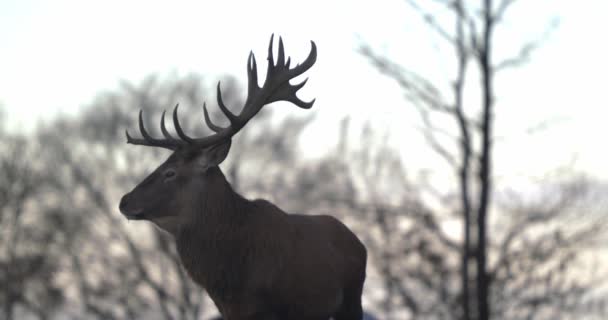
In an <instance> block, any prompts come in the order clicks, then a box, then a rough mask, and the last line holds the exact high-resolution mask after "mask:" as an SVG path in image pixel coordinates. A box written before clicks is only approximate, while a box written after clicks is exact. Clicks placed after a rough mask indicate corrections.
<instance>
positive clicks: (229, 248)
mask: <svg viewBox="0 0 608 320" xmlns="http://www.w3.org/2000/svg"><path fill="white" fill-rule="evenodd" d="M205 179H206V185H207V188H205V189H206V190H205V192H202V193H201V194H199V195H198V196H197V197H194V198H193V199H192V200H191V201H192V204H193V205H191V206H189V208H191V209H190V210H193V211H192V212H187V215H188V216H189V217H191V218H190V219H188V222H185V223H183V225H182V226H181V227H180V230H179V232H178V234H177V237H176V240H177V249H178V252H179V255H180V258H181V260H182V263H183V264H184V267H185V268H186V270H187V271H188V273H189V274H190V276H191V277H192V278H193V279H194V280H195V281H196V282H197V283H199V284H200V285H202V286H203V287H205V288H207V289H208V290H209V289H211V288H209V287H213V286H214V285H216V284H215V281H216V279H222V280H223V281H224V282H225V281H226V279H225V275H222V274H224V273H225V272H226V271H228V270H229V269H230V268H234V267H235V266H239V265H241V263H240V262H237V261H235V259H238V256H239V255H240V254H239V251H240V250H244V249H245V247H246V245H245V246H243V241H242V239H244V238H246V235H245V234H246V228H245V225H246V224H245V223H244V219H245V218H246V212H245V211H246V207H247V200H245V199H244V198H242V197H241V196H240V195H238V194H237V193H236V192H234V190H233V189H232V187H231V186H230V184H229V183H228V181H226V178H225V177H224V175H223V173H222V172H221V171H220V169H219V168H211V169H209V171H208V173H207V176H206V177H205ZM236 282H238V281H236ZM236 282H235V285H236ZM223 285H229V284H228V283H225V284H223Z"/></svg>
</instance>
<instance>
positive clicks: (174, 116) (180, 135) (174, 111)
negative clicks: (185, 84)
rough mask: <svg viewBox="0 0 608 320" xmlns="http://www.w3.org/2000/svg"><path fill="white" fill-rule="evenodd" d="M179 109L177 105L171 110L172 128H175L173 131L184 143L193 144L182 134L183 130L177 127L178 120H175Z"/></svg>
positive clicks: (191, 140) (190, 139)
mask: <svg viewBox="0 0 608 320" xmlns="http://www.w3.org/2000/svg"><path fill="white" fill-rule="evenodd" d="M178 108H179V103H178V104H176V105H175V108H173V126H174V127H175V131H176V132H177V135H178V136H179V137H180V138H181V139H182V140H184V141H186V142H188V143H193V142H194V141H195V140H194V139H192V138H190V137H188V136H187V135H186V133H184V130H182V127H181V126H180V125H179V119H178V118H177V109H178Z"/></svg>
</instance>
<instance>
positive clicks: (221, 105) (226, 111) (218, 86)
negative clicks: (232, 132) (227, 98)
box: [217, 81, 239, 124]
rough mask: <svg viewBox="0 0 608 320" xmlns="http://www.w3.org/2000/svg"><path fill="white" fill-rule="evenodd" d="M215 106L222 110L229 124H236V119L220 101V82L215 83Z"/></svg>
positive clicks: (222, 101)
mask: <svg viewBox="0 0 608 320" xmlns="http://www.w3.org/2000/svg"><path fill="white" fill-rule="evenodd" d="M217 105H218V106H219V107H220V110H222V113H223V114H224V115H225V116H226V118H228V120H229V121H230V123H231V124H236V123H237V122H238V120H239V119H238V117H237V116H235V115H234V114H233V113H232V112H230V110H228V108H226V105H225V104H224V100H222V89H221V82H219V81H218V82H217Z"/></svg>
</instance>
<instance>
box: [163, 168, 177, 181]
mask: <svg viewBox="0 0 608 320" xmlns="http://www.w3.org/2000/svg"><path fill="white" fill-rule="evenodd" d="M173 177H175V170H173V169H169V170H167V171H165V179H170V178H173Z"/></svg>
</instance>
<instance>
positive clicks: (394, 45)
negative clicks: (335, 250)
mask: <svg viewBox="0 0 608 320" xmlns="http://www.w3.org/2000/svg"><path fill="white" fill-rule="evenodd" d="M607 10H608V4H607V3H606V2H605V1H592V0H585V1H576V2H575V1H566V0H561V1H560V0H555V1H549V0H539V1H515V0H493V1H490V0H484V1H482V0H479V1H468V0H424V1H423V0H379V1H359V0H356V1H342V0H337V1H306V2H301V1H298V2H296V1H213V2H211V1H192V2H185V1H129V2H126V1H113V0H111V1H103V2H102V1H99V2H88V1H87V2H85V1H67V0H59V1H53V2H50V1H35V0H22V1H11V0H9V1H2V2H0V319H7V320H8V319H208V318H210V317H212V316H214V315H216V314H217V311H216V310H215V307H214V306H213V303H212V302H211V301H210V300H209V299H208V298H207V297H206V295H205V293H204V291H203V290H201V289H200V288H198V287H197V286H196V285H195V284H194V283H193V282H192V281H191V280H190V279H189V278H188V276H187V275H186V274H185V273H184V271H183V270H182V267H181V266H180V263H179V261H178V258H177V255H176V252H175V248H174V243H173V240H172V239H171V238H170V237H169V236H167V235H166V234H164V233H162V232H160V231H158V230H157V229H155V228H154V227H152V225H151V224H149V223H146V222H130V223H129V222H128V221H127V220H126V219H125V218H123V217H122V215H121V214H120V212H119V211H118V201H119V199H120V197H121V196H122V195H123V194H124V193H126V192H128V191H129V190H131V189H132V188H133V186H135V184H136V183H138V182H139V181H141V179H142V178H143V177H145V176H146V175H147V174H148V173H149V172H151V171H152V170H153V169H154V168H155V167H156V166H157V165H158V164H160V163H161V161H164V159H165V158H166V157H167V156H168V153H167V152H166V151H162V150H154V149H153V148H143V147H136V146H127V144H126V138H125V136H124V131H125V129H129V130H131V132H136V131H137V128H136V124H137V113H138V110H139V109H140V108H141V109H144V111H145V112H144V115H145V116H146V119H145V120H146V122H147V124H148V128H150V130H152V131H153V132H155V131H154V129H156V130H157V131H156V132H155V133H156V134H159V132H158V129H159V126H158V123H159V117H160V114H161V113H162V111H163V110H166V109H171V108H172V107H173V106H174V105H175V104H176V103H178V102H179V103H180V106H181V115H182V117H181V118H182V121H181V123H182V124H183V125H184V126H186V129H187V131H188V132H189V133H191V134H192V135H195V134H197V135H204V134H208V133H209V132H208V131H207V130H206V129H205V128H204V126H203V120H202V119H203V113H202V108H201V106H202V104H203V102H205V101H206V102H207V104H208V105H209V106H211V109H213V110H215V115H212V117H213V118H214V119H221V116H220V115H219V112H218V111H217V104H216V100H215V85H216V83H217V81H220V80H221V81H222V87H223V90H224V98H225V101H226V102H227V105H228V106H229V107H230V108H231V109H232V110H234V111H239V110H240V107H241V106H242V103H243V101H244V99H245V94H246V90H244V88H246V83H245V81H246V68H245V67H246V58H247V56H248V54H249V52H250V51H251V50H253V52H254V53H255V54H256V57H257V61H258V63H259V64H260V68H259V70H265V62H266V59H265V58H266V52H267V51H266V50H267V49H266V48H267V45H268V40H269V38H270V35H271V34H273V33H274V34H275V35H279V36H282V37H283V40H284V42H285V46H286V53H287V54H288V55H289V56H291V57H292V59H293V61H294V62H296V61H302V60H303V59H304V58H305V57H306V55H307V53H308V51H309V49H310V42H309V41H310V40H314V41H315V42H316V44H317V46H318V60H317V63H316V65H315V66H314V67H313V68H312V69H311V70H310V71H309V72H307V73H306V74H305V77H310V81H309V82H308V83H307V85H306V87H305V88H303V89H302V90H301V91H300V92H299V96H300V97H301V98H302V99H303V100H305V101H308V100H311V99H313V98H316V99H317V100H316V103H315V106H314V107H313V109H312V110H302V109H299V108H296V107H295V106H293V105H289V104H287V103H275V104H273V105H271V106H268V107H266V108H265V110H264V111H263V112H261V113H260V114H259V115H258V116H257V117H256V118H255V119H253V120H252V121H251V122H250V124H249V126H248V127H247V128H245V129H244V130H243V131H242V132H240V133H239V134H238V135H237V136H236V137H235V139H233V146H232V150H231V153H230V155H229V156H228V159H227V161H226V162H225V163H224V164H223V165H222V168H223V171H224V172H225V173H226V175H227V177H228V179H229V180H230V182H231V183H232V184H233V186H234V187H235V188H236V190H238V191H239V192H240V193H241V194H243V195H244V196H246V197H247V198H256V197H264V198H267V199H269V200H271V201H272V202H274V203H275V204H277V205H278V206H279V207H281V208H283V209H284V210H286V211H288V212H298V213H311V214H312V213H330V214H333V215H335V216H337V217H339V218H340V219H341V220H342V221H344V222H345V223H346V224H347V225H348V226H349V227H350V228H351V229H352V230H353V231H354V232H355V233H356V234H357V235H358V236H359V237H360V238H361V239H362V241H363V242H364V243H365V245H366V246H367V248H368V252H369V262H368V270H369V271H368V278H367V281H366V288H365V291H364V307H365V309H366V310H367V312H368V313H370V314H373V315H374V316H375V317H376V318H378V319H465V320H468V319H489V318H492V319H605V316H606V314H608V310H607V308H608V305H607V304H606V298H607V297H608V296H607V295H608V285H607V283H606V281H607V280H608V274H607V271H606V270H607V268H606V267H607V266H608V251H607V250H606V249H607V247H606V244H607V243H608V242H607V240H608V239H607V236H606V226H607V222H608V221H607V219H608V184H607V179H608V171H607V170H606V169H605V164H606V163H607V162H608V154H607V152H606V148H605V140H604V139H605V137H606V136H607V133H608V131H607V129H606V125H605V118H606V117H607V116H608V111H606V107H608V106H607V105H606V102H605V101H606V99H605V97H604V95H605V91H604V90H603V85H604V83H605V81H604V80H605V76H606V73H607V72H608V62H606V59H605V57H607V56H608V49H606V46H605V43H604V41H601V38H600V36H601V32H600V30H607V29H608V22H607V21H606V19H604V16H605V12H607ZM260 77H261V79H260V81H263V77H265V74H264V72H260ZM219 122H220V123H221V120H219Z"/></svg>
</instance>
